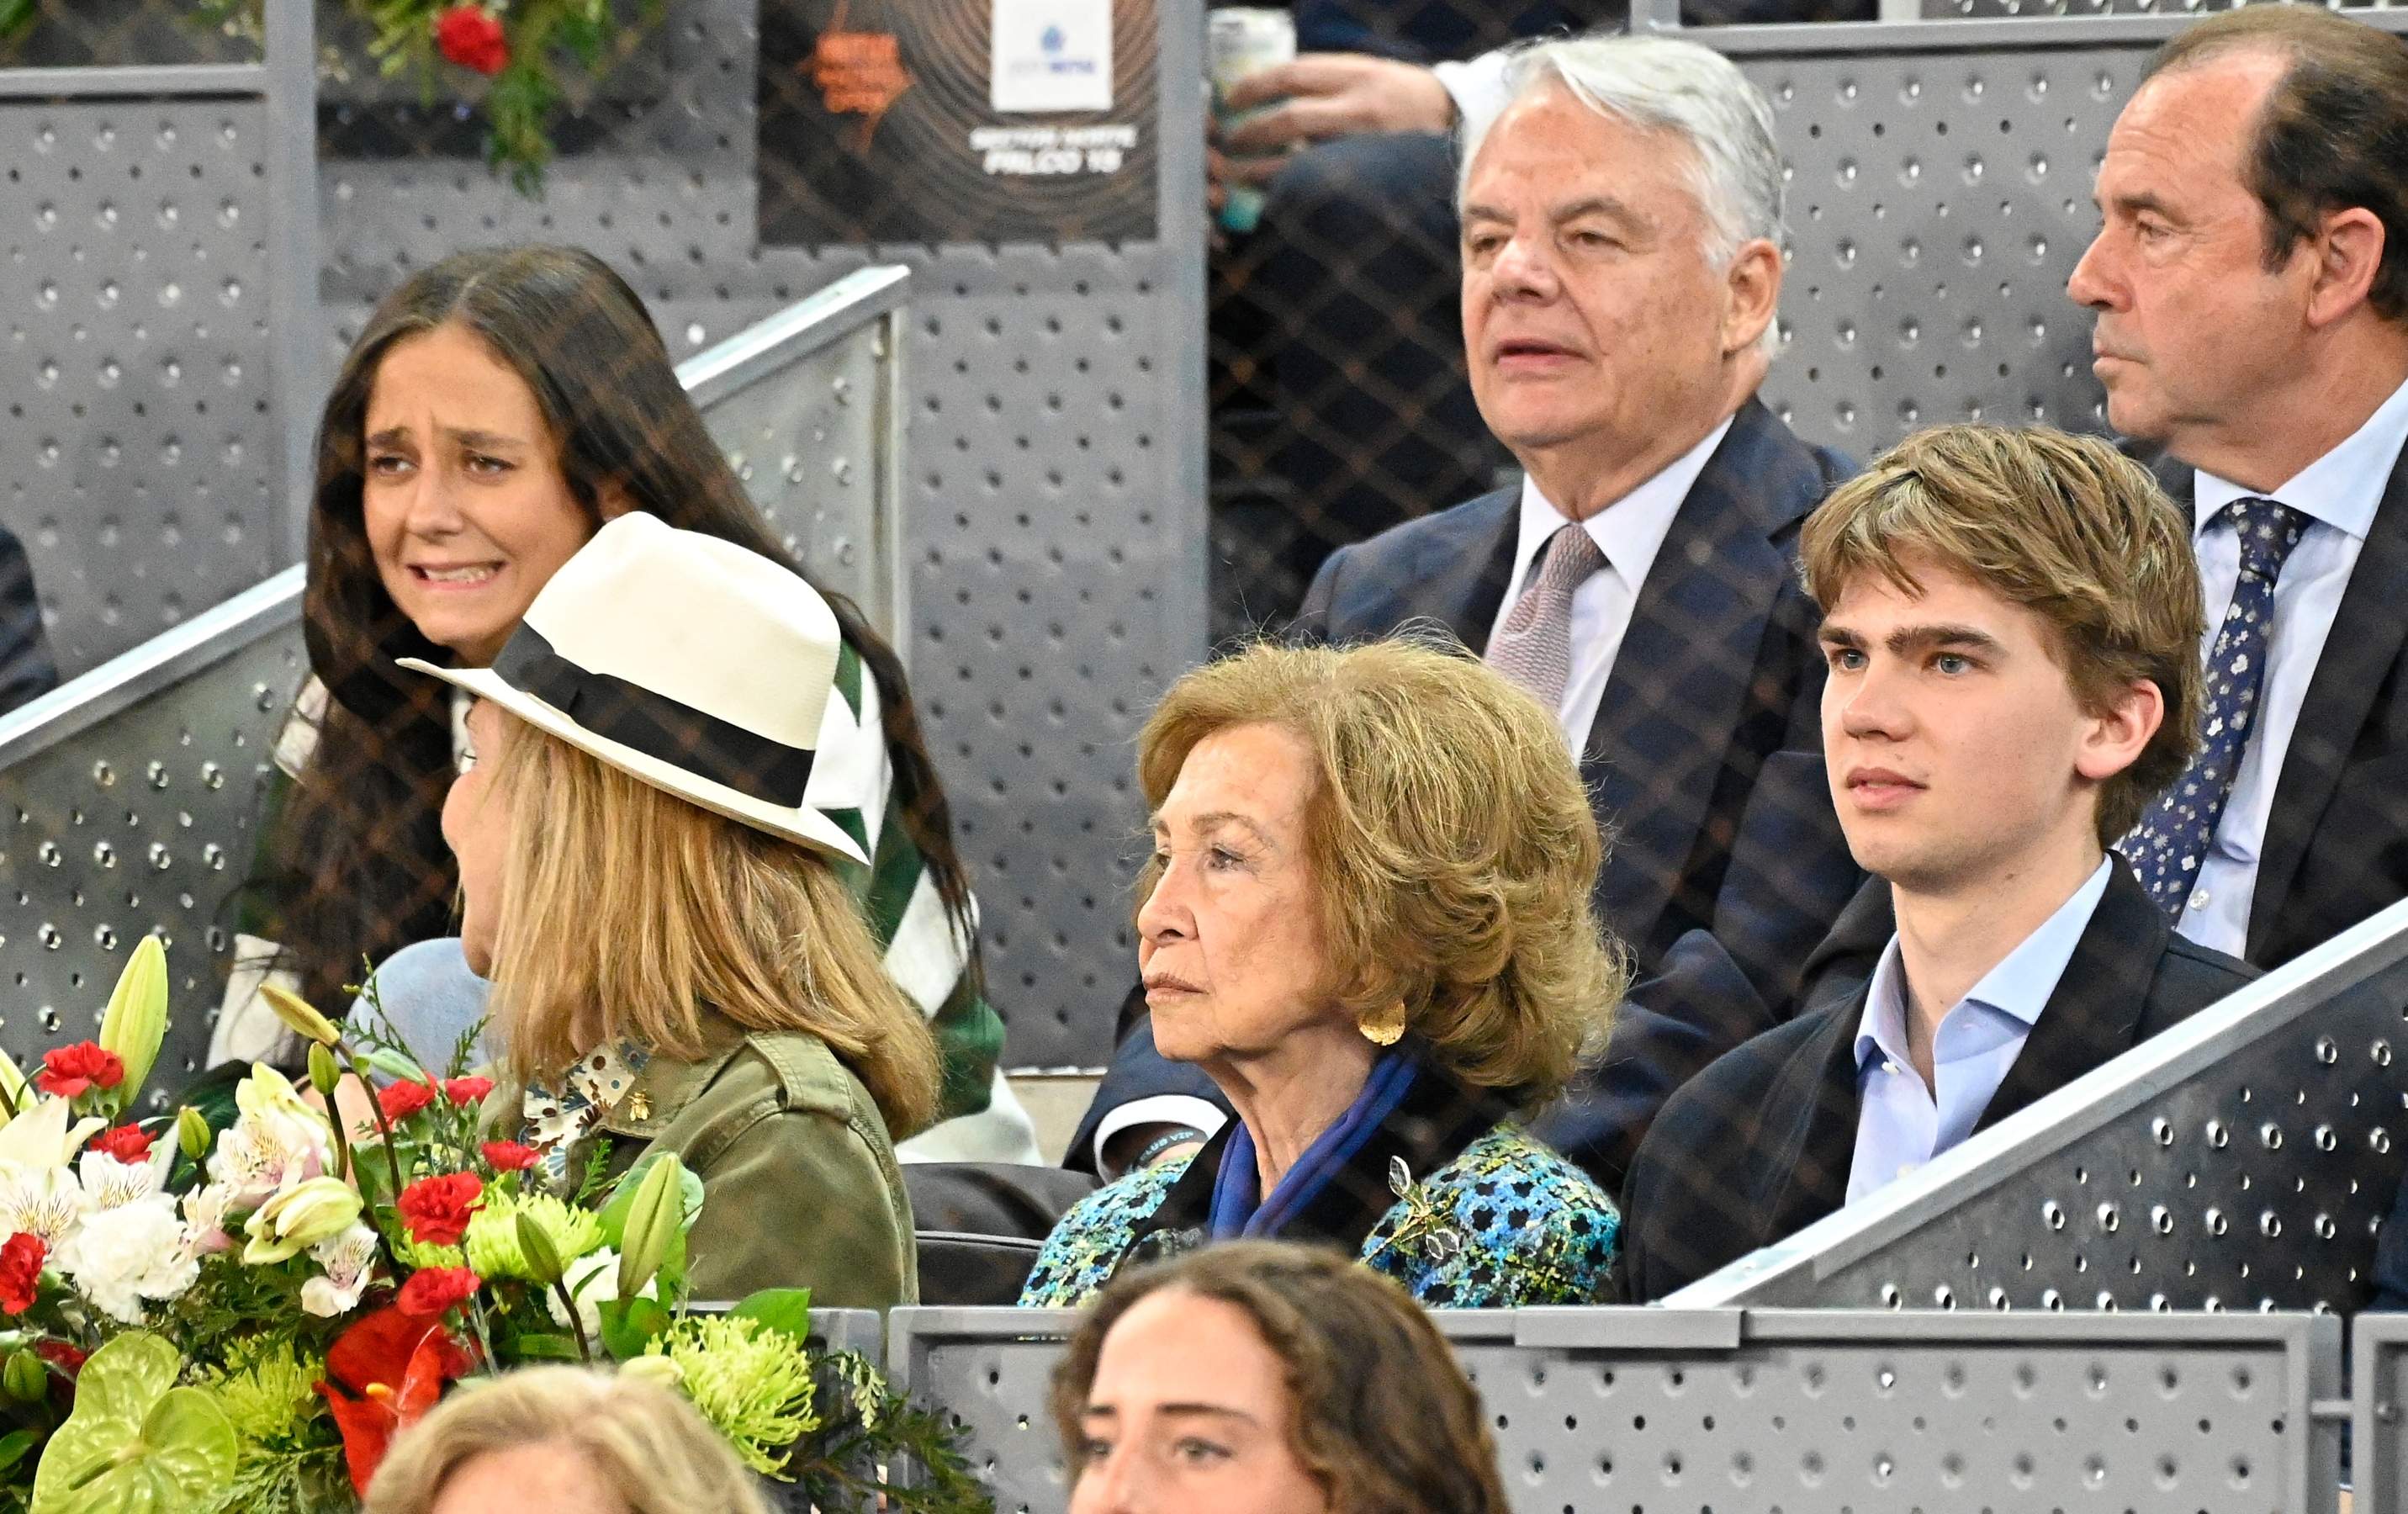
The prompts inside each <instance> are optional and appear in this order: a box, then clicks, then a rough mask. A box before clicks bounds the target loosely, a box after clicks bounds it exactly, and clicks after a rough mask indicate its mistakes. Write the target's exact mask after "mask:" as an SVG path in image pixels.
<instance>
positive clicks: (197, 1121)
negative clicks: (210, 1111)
mask: <svg viewBox="0 0 2408 1514" xmlns="http://www.w3.org/2000/svg"><path fill="white" fill-rule="evenodd" d="M176 1144H177V1145H178V1146H179V1147H181V1148H183V1150H184V1155H186V1156H188V1157H190V1158H192V1159H193V1161H194V1162H196V1163H197V1162H199V1161H201V1160H202V1159H203V1158H205V1157H207V1156H208V1154H209V1122H208V1117H206V1116H204V1115H203V1114H202V1113H201V1111H199V1110H198V1109H195V1108H193V1107H192V1106H191V1105H189V1104H188V1105H185V1106H184V1107H182V1108H180V1109H179V1110H177V1111H176Z"/></svg>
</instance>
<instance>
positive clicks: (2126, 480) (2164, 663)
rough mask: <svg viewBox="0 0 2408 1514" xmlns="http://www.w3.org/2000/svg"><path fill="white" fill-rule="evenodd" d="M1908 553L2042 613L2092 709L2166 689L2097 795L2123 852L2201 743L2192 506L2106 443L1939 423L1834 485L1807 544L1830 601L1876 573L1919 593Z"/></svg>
mask: <svg viewBox="0 0 2408 1514" xmlns="http://www.w3.org/2000/svg"><path fill="white" fill-rule="evenodd" d="M1910 555H1911V556H1914V557H1918V558H1921V559H1925V560H1928V561H1929V562H1931V563H1933V564H1937V565H1938V566H1940V567H1942V568H1944V569H1946V570H1948V571H1949V572H1952V573H1957V574H1961V575H1963V576H1964V577H1966V578H1971V579H1972V580H1973V581H1974V582H1975V583H1978V584H1980V585H1982V586H1983V587H1984V588H1985V589H1987V590H1989V591H1990V592H1991V593H1995V594H1997V595H1999V596H2000V597H2001V598H2003V599H2005V600H2007V601H2009V602H2010V603H2012V604H2015V605H2019V606H2021V607H2024V608H2025V609H2028V610H2030V611H2031V612H2032V613H2034V614H2035V615H2038V616H2039V617H2040V618H2041V619H2042V621H2045V622H2047V625H2048V627H2049V631H2050V634H2051V636H2050V639H2051V640H2052V641H2053V643H2054V647H2053V649H2052V650H2054V652H2055V653H2056V656H2057V664H2058V665H2059V666H2061V667H2063V668H2064V669H2065V675H2066V678H2067V680H2068V681H2069V682H2070V683H2071V686H2072V689H2073V696H2074V698H2075V700H2076V701H2077V702H2079V703H2080V705H2081V706H2082V707H2083V708H2084V709H2085V711H2087V712H2088V713H2090V714H2092V715H2094V716H2096V715H2104V714H2106V713H2108V712H2109V711H2110V710H2112V709H2114V707H2115V706H2117V705H2118V704H2120V703H2121V702H2122V701H2123V699H2124V696H2125V691H2126V690H2128V688H2130V686H2131V685H2132V684H2133V683H2134V682H2135V681H2137V680H2139V679H2143V678H2145V679H2147V680H2149V681H2150V682H2152V683H2154V684H2156V685H2157V692H2158V693H2160V694H2162V695H2163V696H2164V698H2165V704H2166V709H2165V719H2164V720H2163V721H2160V722H2159V723H2158V725H2157V732H2156V734H2155V735H2153V736H2150V738H2149V741H2148V745H2147V746H2145V747H2143V749H2142V750H2141V755H2140V756H2139V757H2137V758H2135V759H2133V762H2132V765H2131V766H2129V767H2128V768H2126V769H2124V771H2122V772H2121V773H2118V774H2116V775H2115V776H2114V778H2109V779H2107V780H2106V781H2105V782H2103V783H2101V784H2100V788H2099V820H2098V830H2099V840H2100V845H2102V846H2110V847H2112V846H2114V844H2115V843H2116V842H2117V841H2119V840H2121V839H2122V838H2123V837H2124V836H2125V835H2126V834H2127V833H2128V832H2129V831H2130V830H2131V829H2132V827H2133V826H2134V825H2136V824H2138V823H2139V822H2140V819H2141V814H2142V811H2143V810H2144V809H2146V808H2147V807H2148V804H2149V801H2150V800H2151V799H2153V798H2155V797H2156V796H2157V793H2158V792H2159V791H2160V790H2162V789H2164V788H2165V786H2166V785H2167V784H2169V783H2171V782H2172V781H2173V780H2174V779H2175V778H2178V777H2180V776H2181V774H2182V770H2183V767H2184V764H2186V763H2188V762H2189V760H2190V754H2191V752H2192V750H2194V749H2196V748H2197V746H2198V745H2199V722H2200V682H2201V675H2200V640H2201V639H2202V637H2203V636H2205V634H2206V611H2205V609H2204V608H2203V607H2202V606H2201V603H2200V586H2199V564H2198V562H2197V560H2196V558H2195V557H2194V556H2193V555H2192V550H2191V533H2190V525H2189V522H2187V521H2185V520H2184V519H2183V515H2182V511H2181V510H2179V509H2177V508H2176V507H2174V504H2173V502H2172V501H2171V500H2169V499H2168V498H2167V497H2166V495H2165V492H2164V491H2163V490H2161V489H2159V488H2158V487H2157V480H2156V479H2155V478H2151V477H2150V476H2149V472H2148V470H2147V469H2145V468H2143V467H2142V466H2141V465H2140V464H2137V463H2134V462H2133V461H2132V460H2131V459H2129V458H2128V457H2126V456H2124V455H2123V454H2122V453H2120V452H2118V451H2116V450H2115V449H2114V448H2113V447H2110V446H2108V445H2107V444H2106V443H2105V442H2103V441H2100V440H2099V439H2098V438H2096V437H2093V436H2069V435H2067V434H2066V433H2064V432H2062V431H2057V430H2054V429H2052V428H2050V427H2047V426H2030V427H2026V428H2024V429H2022V430H2016V431H2010V430H2007V429H2006V428H2004V427H2001V426H1981V425H1953V426H1935V427H1933V428H1932V429H1931V430H1929V431H1923V432H1918V433H1916V434H1915V435H1914V436H1909V437H1908V438H1907V439H1906V440H1904V441H1902V442H1900V443H1899V444H1898V445H1897V446H1896V447H1894V448H1892V449H1890V450H1888V451H1887V452H1885V453H1883V454H1882V455H1881V456H1880V457H1878V458H1876V459H1874V460H1873V464H1872V466H1871V467H1869V468H1867V469H1866V470H1865V471H1864V472H1863V473H1861V474H1858V475H1857V476H1856V478H1851V479H1849V480H1848V481H1847V482H1846V483H1843V484H1842V485H1841V486H1840V487H1839V488H1838V489H1836V490H1834V491H1833V492H1832V493H1831V497H1830V498H1828V499H1827V500H1825V501H1824V502H1823V505H1822V507H1820V508H1818V509H1817V510H1815V512H1814V513H1813V515H1811V516H1809V517H1808V518H1807V521H1806V525H1805V529H1804V532H1803V534H1802V535H1801V536H1800V538H1799V559H1800V565H1801V567H1802V569H1803V572H1804V576H1805V580H1806V592H1807V593H1809V594H1811V595H1813V598H1814V601H1815V603H1817V604H1819V605H1821V606H1822V607H1824V608H1825V609H1826V610H1828V609H1829V608H1830V607H1831V606H1833V605H1834V604H1836V603H1837V602H1838V600H1839V598H1840V596H1841V595H1842V593H1846V591H1847V587H1848V584H1849V582H1850V580H1852V579H1853V578H1856V577H1857V576H1858V575H1860V574H1864V573H1868V572H1871V573H1878V574H1880V575H1881V576H1882V577H1883V578H1886V579H1887V580H1889V582H1891V583H1892V584H1894V585H1896V586H1897V587H1898V588H1899V589H1901V590H1903V591H1905V592H1907V593H1921V592H1922V586H1921V585H1920V584H1918V583H1917V582H1916V581H1915V579H1914V575H1913V574H1912V573H1910V572H1908V571H1907V568H1906V565H1905V559H1906V558H1907V557H1908V556H1910Z"/></svg>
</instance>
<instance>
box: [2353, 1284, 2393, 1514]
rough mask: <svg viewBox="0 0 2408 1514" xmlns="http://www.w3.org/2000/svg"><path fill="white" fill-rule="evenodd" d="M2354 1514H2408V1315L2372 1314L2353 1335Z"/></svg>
mask: <svg viewBox="0 0 2408 1514" xmlns="http://www.w3.org/2000/svg"><path fill="white" fill-rule="evenodd" d="M2349 1344H2350V1369H2349V1375H2350V1384H2349V1401H2350V1433H2349V1439H2350V1482H2351V1487H2352V1492H2353V1493H2355V1495H2356V1499H2357V1502H2356V1505H2355V1506H2354V1507H2353V1509H2352V1511H2351V1514H2402V1511H2403V1510H2408V1433H2403V1431H2402V1429H2401V1415H2402V1413H2403V1411H2408V1315H2403V1314H2366V1315H2360V1316H2359V1317H2358V1322H2357V1324H2356V1325H2355V1326H2354V1327H2353V1328H2352V1329H2351V1331H2350V1341H2349Z"/></svg>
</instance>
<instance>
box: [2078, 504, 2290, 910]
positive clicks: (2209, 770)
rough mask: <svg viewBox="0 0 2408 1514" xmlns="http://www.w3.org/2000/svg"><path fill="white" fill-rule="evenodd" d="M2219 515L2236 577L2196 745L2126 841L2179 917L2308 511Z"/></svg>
mask: <svg viewBox="0 0 2408 1514" xmlns="http://www.w3.org/2000/svg"><path fill="white" fill-rule="evenodd" d="M2225 511H2226V513H2228V514H2229V515H2230V516H2231V517H2232V524H2233V528H2234V530H2236V531H2237V532H2238V533H2239V534H2240V536H2241V577H2240V578H2239V580H2238V581H2237V582H2235V583H2234V585H2233V587H2232V605H2231V607H2230V608H2229V609H2227V610H2226V611H2225V612H2224V624H2223V625H2222V626H2221V627H2220V628H2218V630H2217V631H2216V634H2215V646H2214V649H2213V650H2210V651H2209V653H2208V654H2207V682H2206V695H2207V698H2206V707H2205V708H2204V709H2203V710H2202V711H2201V712H2200V747H2199V750H2198V752H2197V753H2196V754H2195V755H2193V756H2192V758H2191V760H2190V766H2188V767H2187V768H2186V769H2184V771H2183V776H2182V777H2181V778H2177V779H2175V780H2174V783H2173V785H2172V787H2171V788H2169V789H2167V790H2166V792H2165V793H2161V794H2159V795H2158V796H2157V802H2156V803H2155V804H2152V805H2151V806H2150V807H2149V808H2148V812H2147V813H2146V814H2145V815H2143V817H2142V818H2141V823H2140V824H2139V825H2137V826H2135V827H2133V830H2132V834H2131V835H2130V836H2127V837H2125V838H2124V845H2123V852H2124V855H2125V856H2126V857H2128V858H2129V859H2130V860H2131V863H2132V865H2133V867H2134V868H2136V869H2138V870H2139V872H2140V875H2141V882H2142V883H2143V885H2144V886H2145V887H2146V888H2147V889H2148V891H2149V897H2150V898H2152V899H2155V900H2156V901H2157V905H2158V907H2160V908H2162V909H2164V910H2165V912H2166V913H2167V914H2168V915H2170V916H2171V917H2172V918H2173V919H2175V920H2177V921H2179V920H2180V919H2181V918H2182V912H2183V905H2184V903H2185V902H2186V900H2188V899H2189V897H2190V891H2191V885H2192V884H2194V883H2196V882H2198V881H2199V869H2200V864H2201V863H2204V862H2205V861H2206V860H2207V852H2208V848H2209V847H2210V846H2211V845H2212V844H2213V843H2214V839H2215V827H2216V822H2217V821H2221V820H2222V819H2223V818H2224V802H2225V800H2226V799H2228V798H2229V797H2230V796H2231V793H2232V776H2233V774H2234V773H2235V772H2237V771H2238V770H2239V769H2240V766H2241V758H2242V754H2243V752H2244V751H2245V750H2247V748H2248V744H2249V732H2250V729H2251V727H2252V726H2253V725H2254V724H2255V723H2256V717H2257V691H2258V688H2259V686H2260V685H2261V684H2262V683H2263V682H2264V681H2265V678H2266V637H2267V634H2268V633H2269V631H2271V630H2272V626H2273V621H2274V580H2275V579H2276V578H2279V577H2280V576H2281V575H2282V572H2283V564H2284V562H2285V561H2286V559H2288V558H2289V557H2290V555H2291V549H2292V548H2294V547H2297V546H2298V545H2299V544H2300V536H2301V535H2303V534H2304V533H2305V532H2306V531H2307V528H2308V517H2307V516H2306V515H2304V514H2302V513H2301V512H2300V511H2298V510H2295V509H2293V508H2291V507H2289V506H2288V505H2283V504H2279V503H2277V502H2275V501H2273V500H2271V499H2256V498H2242V499H2236V500H2234V501H2233V502H2232V503H2231V504H2229V505H2228V506H2226V507H2225Z"/></svg>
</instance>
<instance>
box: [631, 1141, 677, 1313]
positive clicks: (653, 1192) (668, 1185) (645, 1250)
mask: <svg viewBox="0 0 2408 1514" xmlns="http://www.w3.org/2000/svg"><path fill="white" fill-rule="evenodd" d="M684 1176H685V1164H683V1163H681V1162H680V1161H679V1160H678V1159H677V1157H676V1155H675V1154H674V1153H672V1154H670V1155H667V1156H664V1157H662V1158H661V1159H660V1160H658V1161H656V1162H654V1163H653V1164H652V1165H651V1166H650V1167H647V1168H646V1169H645V1170H644V1180H643V1182H642V1183H641V1184H640V1185H639V1186H638V1188H637V1189H636V1196H635V1199H634V1200H633V1202H631V1203H630V1204H629V1205H628V1207H627V1226H626V1230H625V1232H624V1234H623V1235H621V1237H620V1246H619V1296H620V1297H621V1298H623V1299H624V1298H634V1297H636V1296H637V1295H638V1294H639V1293H642V1292H643V1291H644V1285H645V1284H646V1283H648V1282H651V1281H652V1275H653V1274H654V1273H656V1272H658V1271H660V1270H661V1263H662V1261H663V1260H664V1259H666V1258H667V1255H668V1251H669V1242H670V1240H672V1239H673V1238H675V1236H676V1235H677V1233H678V1227H679V1224H680V1222H681V1221H683V1220H684V1218H685V1202H684V1194H683V1193H682V1191H681V1190H682V1184H683V1178H684Z"/></svg>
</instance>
